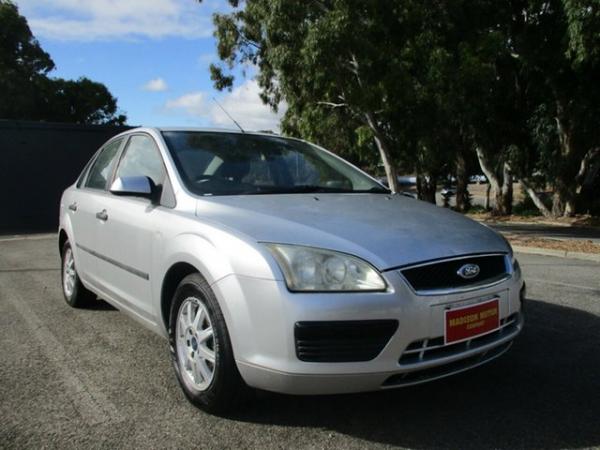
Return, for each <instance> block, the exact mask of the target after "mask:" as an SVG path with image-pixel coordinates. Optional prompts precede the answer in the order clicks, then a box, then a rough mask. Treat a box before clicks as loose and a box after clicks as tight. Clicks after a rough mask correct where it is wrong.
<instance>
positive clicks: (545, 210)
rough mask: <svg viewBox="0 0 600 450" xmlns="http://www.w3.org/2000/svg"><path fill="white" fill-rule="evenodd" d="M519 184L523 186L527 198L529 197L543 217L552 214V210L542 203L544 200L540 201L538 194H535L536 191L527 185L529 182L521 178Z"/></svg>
mask: <svg viewBox="0 0 600 450" xmlns="http://www.w3.org/2000/svg"><path fill="white" fill-rule="evenodd" d="M521 186H523V188H524V189H525V192H527V195H529V198H530V199H531V201H532V202H533V204H534V205H535V206H536V208H537V209H538V210H539V211H540V212H541V213H542V214H543V215H544V216H545V217H550V216H552V212H551V211H550V210H549V209H548V208H547V207H546V205H544V202H542V199H541V198H540V196H539V195H537V192H535V191H534V190H533V188H532V187H531V186H530V185H529V182H528V181H527V180H526V179H524V178H521Z"/></svg>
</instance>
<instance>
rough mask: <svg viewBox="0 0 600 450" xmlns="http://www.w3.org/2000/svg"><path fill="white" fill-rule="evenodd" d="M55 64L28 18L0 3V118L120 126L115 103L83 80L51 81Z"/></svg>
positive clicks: (122, 119) (100, 86)
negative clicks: (41, 44) (37, 38)
mask: <svg viewBox="0 0 600 450" xmlns="http://www.w3.org/2000/svg"><path fill="white" fill-rule="evenodd" d="M53 69H54V62H53V61H52V58H51V57H50V55H48V53H46V52H45V51H44V50H43V49H42V48H41V46H40V44H39V42H38V41H37V40H36V39H35V37H34V36H33V34H32V33H31V30H30V29H29V26H28V24H27V20H26V19H25V18H24V17H23V16H21V15H20V14H19V11H18V8H17V7H16V6H15V5H14V4H13V3H12V2H10V1H8V0H0V118H2V119H21V120H44V121H55V122H72V123H86V124H123V123H125V121H126V117H125V115H123V114H120V113H119V112H118V110H117V100H116V99H115V98H114V97H113V96H112V95H111V93H110V92H109V90H108V89H107V88H106V86H104V85H103V84H101V83H97V82H94V81H91V80H89V79H87V78H80V79H79V80H64V79H61V78H50V77H49V76H48V74H49V73H50V72H51V71H52V70H53Z"/></svg>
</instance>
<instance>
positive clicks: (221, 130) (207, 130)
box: [127, 126, 283, 137]
mask: <svg viewBox="0 0 600 450" xmlns="http://www.w3.org/2000/svg"><path fill="white" fill-rule="evenodd" d="M143 130H155V131H157V132H159V133H160V132H162V131H184V132H203V133H223V134H252V135H261V136H278V137H283V136H281V135H280V134H279V133H275V132H273V131H267V130H262V131H247V130H244V131H243V132H242V131H241V130H237V129H231V128H202V127H174V126H170V127H137V128H133V129H131V130H128V131H127V132H128V133H132V132H135V131H143Z"/></svg>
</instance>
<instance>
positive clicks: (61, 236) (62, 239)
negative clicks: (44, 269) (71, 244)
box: [58, 228, 69, 258]
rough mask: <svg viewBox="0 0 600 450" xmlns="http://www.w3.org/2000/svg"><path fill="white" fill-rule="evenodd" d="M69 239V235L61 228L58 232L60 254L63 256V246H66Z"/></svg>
mask: <svg viewBox="0 0 600 450" xmlns="http://www.w3.org/2000/svg"><path fill="white" fill-rule="evenodd" d="M68 240H69V236H68V235H67V232H66V231H65V230H64V229H62V228H61V229H60V230H59V232H58V254H59V255H60V257H61V258H62V256H63V254H62V252H63V247H64V246H65V242H67V241H68Z"/></svg>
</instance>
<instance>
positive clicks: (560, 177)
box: [552, 100, 575, 217]
mask: <svg viewBox="0 0 600 450" xmlns="http://www.w3.org/2000/svg"><path fill="white" fill-rule="evenodd" d="M555 120H556V130H557V133H558V142H559V146H560V161H559V162H558V167H559V170H558V173H557V174H556V178H555V182H554V198H553V201H552V215H554V216H556V217H558V216H571V215H573V214H574V213H575V203H574V199H575V186H574V184H575V180H573V175H574V174H573V173H572V172H571V171H570V170H569V166H570V164H569V159H571V157H572V155H573V153H574V152H573V150H574V149H573V139H572V126H571V123H570V121H569V120H568V118H567V113H566V108H565V105H564V104H563V101H561V100H557V101H556V119H555Z"/></svg>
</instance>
